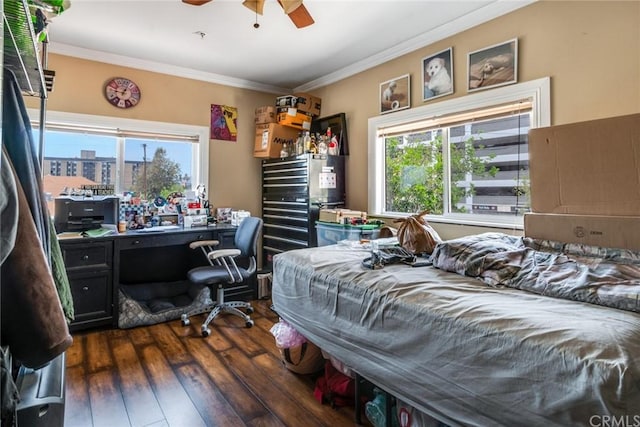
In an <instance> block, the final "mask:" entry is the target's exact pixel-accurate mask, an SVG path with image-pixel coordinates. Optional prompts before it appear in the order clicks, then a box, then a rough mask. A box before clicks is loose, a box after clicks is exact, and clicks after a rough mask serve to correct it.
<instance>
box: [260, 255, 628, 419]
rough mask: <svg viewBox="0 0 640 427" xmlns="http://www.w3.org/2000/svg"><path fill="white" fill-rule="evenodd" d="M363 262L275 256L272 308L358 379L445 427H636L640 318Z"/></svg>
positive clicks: (429, 271) (438, 273) (439, 273)
mask: <svg viewBox="0 0 640 427" xmlns="http://www.w3.org/2000/svg"><path fill="white" fill-rule="evenodd" d="M367 256H369V252H368V251H367V250H366V249H363V248H357V247H353V246H341V245H331V246H324V247H319V248H309V249H299V250H293V251H288V252H284V253H281V254H278V255H276V256H274V260H273V290H272V298H273V304H274V309H275V310H276V311H277V313H278V314H279V315H280V316H281V317H282V318H283V319H285V320H286V321H288V322H289V323H291V324H292V325H293V326H294V327H295V328H296V329H298V331H300V333H302V334H303V335H305V336H306V337H307V338H308V339H309V340H310V341H312V342H314V343H315V344H317V345H318V346H320V347H321V348H322V349H323V350H325V351H326V352H328V353H329V354H331V355H332V356H334V357H336V358H337V359H339V360H341V361H342V362H343V363H345V364H346V365H347V366H349V367H351V368H352V369H354V370H355V371H356V372H358V373H359V374H361V375H362V376H364V377H365V378H367V379H369V380H370V381H372V382H373V383H375V384H377V385H379V386H380V387H382V388H384V389H386V390H387V391H388V392H390V393H392V394H394V395H395V396H397V397H399V398H401V399H402V400H404V401H406V402H408V403H409V404H411V405H413V406H414V407H416V408H418V409H419V410H421V411H423V412H425V413H427V414H429V415H431V416H433V417H435V418H437V419H439V420H441V421H443V422H445V423H448V424H450V425H470V426H489V425H491V426H494V425H504V426H519V425H523V426H524V425H526V426H568V425H585V426H587V425H596V424H597V423H598V422H601V420H603V419H604V418H603V417H605V416H608V417H612V416H613V417H618V418H616V419H620V417H627V418H625V419H626V420H631V421H633V420H638V421H639V422H640V314H638V313H635V312H631V311H625V310H619V309H614V308H609V307H603V306H599V305H595V304H590V303H586V302H578V301H570V300H565V299H560V298H553V297H549V296H544V295H539V294H536V293H531V292H527V291H523V290H520V289H513V288H496V287H491V286H488V285H487V284H486V283H483V282H482V281H480V280H478V279H475V278H470V277H466V276H462V275H459V274H456V273H451V272H447V271H443V270H440V269H437V268H433V267H419V268H414V267H410V266H408V265H405V264H395V265H387V266H385V267H384V268H383V269H380V270H370V269H366V268H364V267H363V266H362V260H363V259H364V258H366V257H367ZM632 417H635V418H632ZM608 419H609V420H610V419H611V418H608ZM631 421H630V422H631ZM594 423H596V424H594Z"/></svg>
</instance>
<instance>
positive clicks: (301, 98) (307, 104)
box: [293, 92, 322, 116]
mask: <svg viewBox="0 0 640 427" xmlns="http://www.w3.org/2000/svg"><path fill="white" fill-rule="evenodd" d="M293 96H295V97H296V108H297V109H298V110H300V111H304V112H305V113H309V114H311V115H312V116H319V115H320V108H321V107H322V99H321V98H318V97H317V96H313V95H311V94H309V93H302V92H296V93H294V94H293Z"/></svg>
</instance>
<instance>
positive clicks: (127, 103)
mask: <svg viewBox="0 0 640 427" xmlns="http://www.w3.org/2000/svg"><path fill="white" fill-rule="evenodd" d="M104 94H105V96H106V97H107V101H109V102H110V103H111V104H112V105H114V106H116V107H118V108H131V107H135V106H136V105H138V102H140V88H139V87H138V85H136V84H135V83H134V82H132V81H131V80H129V79H125V78H123V77H116V78H115V79H111V80H109V81H108V82H107V84H106V86H105V88H104Z"/></svg>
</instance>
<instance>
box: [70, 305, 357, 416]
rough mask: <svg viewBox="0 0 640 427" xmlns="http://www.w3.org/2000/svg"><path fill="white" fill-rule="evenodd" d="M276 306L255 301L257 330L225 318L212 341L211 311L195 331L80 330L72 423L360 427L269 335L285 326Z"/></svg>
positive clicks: (164, 327) (169, 326) (177, 326)
mask: <svg viewBox="0 0 640 427" xmlns="http://www.w3.org/2000/svg"><path fill="white" fill-rule="evenodd" d="M270 304H271V303H270V301H268V300H260V301H254V302H253V305H254V309H255V312H254V313H253V314H252V316H251V317H252V318H253V320H254V322H255V326H254V327H253V328H250V329H246V328H245V327H244V321H243V320H242V319H240V318H239V317H236V316H231V315H223V316H221V317H218V318H217V319H216V320H215V322H214V323H213V325H212V327H211V335H210V336H209V337H206V338H203V337H202V336H201V335H200V324H201V323H202V321H203V320H204V315H203V316H197V317H194V318H193V319H192V324H191V325H190V326H182V324H181V323H180V320H174V321H171V322H167V323H162V324H158V325H153V326H148V327H139V328H134V329H107V330H90V331H86V332H78V333H75V334H74V343H73V345H72V347H71V348H70V349H69V350H68V351H67V386H66V393H67V395H66V406H65V427H102V426H104V427H125V426H149V427H166V426H170V427H177V426H185V427H196V426H222V427H227V426H234V427H235V426H252V427H258V426H265V427H266V426H295V427H307V426H309V427H312V426H319V427H321V426H327V427H328V426H331V427H341V426H354V425H357V424H356V423H355V421H354V412H353V408H339V409H332V408H331V407H329V406H328V405H321V404H320V403H319V402H318V401H316V400H315V399H314V397H313V385H314V379H313V378H312V377H311V376H308V375H297V374H295V373H293V372H291V371H289V370H288V369H286V368H285V367H284V366H283V365H282V363H281V361H280V354H279V352H278V349H277V348H276V346H275V342H274V338H273V336H272V335H271V333H270V332H269V329H271V326H273V324H274V323H276V322H277V321H278V317H277V315H276V314H275V313H273V312H272V311H271V310H270V309H269V307H270ZM362 418H363V422H364V423H366V417H364V415H363V417H362ZM365 425H370V424H365Z"/></svg>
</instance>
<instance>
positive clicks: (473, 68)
mask: <svg viewBox="0 0 640 427" xmlns="http://www.w3.org/2000/svg"><path fill="white" fill-rule="evenodd" d="M517 82H518V39H517V38H515V39H511V40H507V41H505V42H502V43H498V44H495V45H492V46H488V47H485V48H483V49H480V50H476V51H474V52H469V55H468V58H467V90H468V91H469V92H475V91H478V90H483V89H489V88H494V87H499V86H505V85H509V84H513V83H517Z"/></svg>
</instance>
